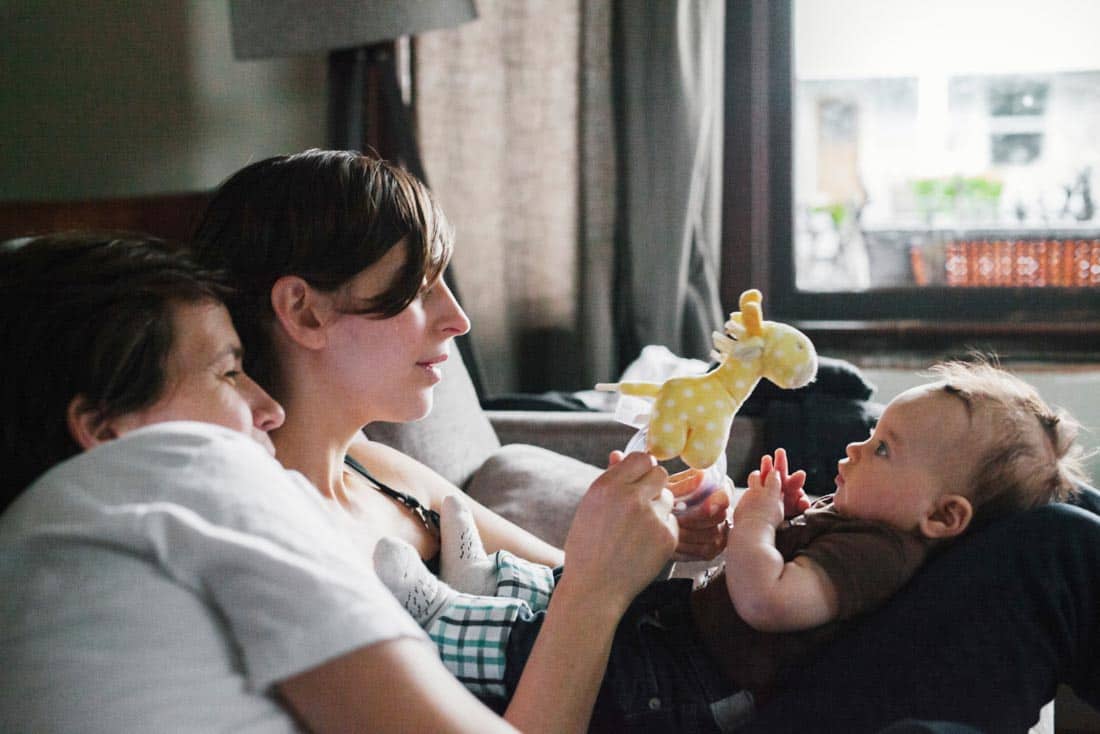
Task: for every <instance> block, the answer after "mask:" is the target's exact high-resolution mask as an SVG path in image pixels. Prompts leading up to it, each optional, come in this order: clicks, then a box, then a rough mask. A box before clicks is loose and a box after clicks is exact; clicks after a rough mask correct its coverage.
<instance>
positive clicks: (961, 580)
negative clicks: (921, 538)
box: [745, 490, 1100, 734]
mask: <svg viewBox="0 0 1100 734" xmlns="http://www.w3.org/2000/svg"><path fill="white" fill-rule="evenodd" d="M1079 504H1081V505H1082V506H1084V507H1087V508H1088V510H1084V509H1081V507H1073V506H1069V505H1050V506H1046V507H1042V508H1039V509H1036V510H1031V511H1029V512H1026V513H1023V514H1021V515H1019V516H1016V517H1012V518H1009V519H1007V520H1004V521H1001V522H998V523H994V524H993V525H991V526H989V527H987V528H984V529H981V530H976V531H975V532H974V533H973V534H972V535H970V536H968V537H967V538H965V539H963V540H961V541H959V542H958V543H956V544H954V545H953V546H952V547H950V548H949V549H948V550H946V551H945V552H944V553H943V554H941V555H939V556H937V557H936V558H935V559H933V560H930V561H929V562H928V563H927V564H926V565H925V567H924V568H923V569H921V571H920V572H919V573H918V574H917V576H916V577H914V579H913V580H912V581H911V582H910V583H909V584H908V585H907V586H906V587H905V588H904V589H903V590H902V591H900V592H899V593H898V594H897V596H896V597H895V598H894V599H893V600H891V601H890V602H889V603H888V604H887V605H886V606H885V607H884V608H883V609H881V610H879V611H878V612H876V613H874V614H872V615H870V616H869V617H868V618H867V619H866V620H865V621H864V622H863V623H861V624H858V625H854V626H853V627H852V629H851V630H850V631H849V632H848V633H846V634H845V635H844V636H842V637H840V638H838V639H837V640H835V641H833V643H831V644H830V645H829V646H827V647H826V648H825V649H824V650H823V652H822V653H821V654H819V655H817V656H815V659H814V660H813V661H812V662H810V663H808V664H807V665H805V666H803V667H801V668H799V669H798V670H796V671H792V672H790V673H789V674H787V675H786V676H785V678H784V680H783V681H782V690H783V692H781V693H780V694H779V695H778V696H776V697H775V698H773V699H771V700H770V701H769V702H768V703H767V705H765V706H763V707H762V710H761V711H759V712H758V716H757V717H756V719H754V721H753V722H752V724H751V725H749V726H748V727H747V728H746V729H745V731H748V732H767V733H769V734H771V733H774V732H787V731H790V732H805V731H814V732H845V733H846V734H858V733H859V732H876V731H879V730H881V729H883V728H885V727H887V726H888V725H890V724H891V723H893V722H897V721H900V720H904V719H926V720H937V721H952V722H958V723H961V724H966V725H969V726H972V727H974V728H976V729H978V730H981V731H985V732H998V733H999V732H1016V731H1020V732H1022V731H1026V730H1027V728H1028V727H1030V726H1031V725H1032V724H1034V723H1035V720H1036V716H1037V715H1038V711H1039V709H1040V707H1042V705H1043V704H1045V703H1046V702H1047V701H1049V700H1050V699H1051V698H1053V697H1054V693H1055V689H1056V687H1057V685H1058V683H1066V684H1068V685H1070V686H1071V687H1072V688H1073V690H1074V691H1075V692H1076V693H1077V695H1078V696H1079V697H1080V698H1081V699H1082V700H1084V701H1086V702H1088V703H1089V704H1090V705H1092V706H1093V707H1100V517H1097V515H1096V514H1094V513H1096V512H1097V510H1098V509H1100V495H1097V494H1096V493H1095V491H1094V490H1093V491H1091V493H1089V494H1086V495H1084V497H1083V498H1082V500H1079Z"/></svg>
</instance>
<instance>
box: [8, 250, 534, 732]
mask: <svg viewBox="0 0 1100 734" xmlns="http://www.w3.org/2000/svg"><path fill="white" fill-rule="evenodd" d="M223 293H224V290H223V288H222V286H220V285H219V284H218V281H217V280H216V279H214V278H213V277H212V276H211V275H210V274H208V273H206V272H204V271H202V270H201V269H199V268H198V267H197V266H195V265H194V264H193V263H192V262H191V261H190V260H189V259H188V258H187V256H186V255H185V254H183V253H182V252H179V251H176V250H175V249H174V248H171V247H169V246H167V245H166V244H165V243H160V242H157V241H154V240H151V239H148V238H141V237H132V236H130V237H120V236H114V235H92V234H83V235H80V234H69V235H57V236H47V237H40V238H34V239H31V240H30V241H20V242H18V243H16V242H13V243H6V244H5V245H4V246H3V248H2V249H0V343H2V344H4V346H5V350H6V357H5V359H3V360H0V404H2V405H3V406H4V407H3V411H2V414H0V451H2V466H3V473H2V475H0V510H2V511H3V514H2V515H0V586H2V588H3V589H4V593H3V594H2V595H0V660H2V661H3V664H2V665H0V730H2V731H5V732H21V731H28V732H30V731H33V732H62V731H80V732H119V731H173V732H175V731H255V732H283V731H296V730H299V729H300V728H307V729H310V730H313V731H347V730H349V729H350V728H352V727H355V728H370V729H371V730H372V731H456V732H457V731H469V732H473V731H478V732H492V731H506V730H512V729H511V727H510V726H509V725H508V724H506V723H505V722H504V721H502V720H501V719H499V718H497V717H496V715H495V714H493V713H492V712H491V711H490V710H489V709H487V708H485V707H484V706H483V705H482V704H481V703H479V702H478V701H477V700H476V699H475V698H474V697H473V696H471V695H469V694H468V693H467V692H466V691H465V690H464V689H463V688H462V687H461V686H460V685H459V684H458V683H457V681H455V680H454V679H453V678H452V677H451V676H450V675H449V674H447V672H446V670H445V669H444V668H443V666H442V665H441V663H440V662H439V659H438V657H437V656H436V654H435V652H434V649H433V648H432V646H431V645H430V644H429V643H428V642H427V640H426V637H425V636H424V634H423V633H422V632H421V631H420V630H419V628H418V627H417V626H416V624H415V623H414V622H413V621H412V620H411V618H409V617H408V615H407V614H406V613H405V612H404V610H403V609H401V607H400V606H399V605H398V604H397V602H396V601H395V600H394V599H393V597H392V596H391V595H390V594H389V593H388V592H387V591H386V589H385V588H384V587H383V586H382V585H381V584H380V582H379V581H378V580H377V578H376V577H375V576H374V574H373V571H372V570H371V566H370V562H369V559H368V558H366V557H365V555H364V552H363V549H361V548H358V547H356V545H354V544H353V541H352V540H350V536H349V535H348V534H346V533H342V532H340V528H339V527H338V526H336V525H334V524H333V523H334V522H335V521H336V517H337V516H336V515H335V514H334V513H332V512H330V511H329V510H328V509H327V508H326V507H325V505H324V500H323V499H322V498H321V497H320V496H319V495H318V494H317V492H316V490H315V489H314V488H313V487H311V486H310V485H309V484H308V482H307V481H306V480H305V479H304V478H303V477H302V476H301V475H299V474H297V473H295V472H288V471H286V470H284V469H283V468H282V467H281V465H280V464H278V463H277V462H276V461H275V459H274V458H273V456H272V454H273V453H274V449H273V447H272V444H271V441H270V439H269V438H268V436H267V432H268V431H269V430H272V429H273V428H275V427H277V426H279V425H280V424H281V423H282V421H283V417H284V416H283V410H282V408H281V407H280V406H279V404H278V403H276V402H275V401H274V400H272V399H271V398H270V397H269V396H268V395H267V393H265V392H264V391H263V390H262V389H261V388H260V387H259V386H257V385H256V384H255V383H254V382H252V381H251V380H250V379H249V378H248V376H247V375H245V374H244V373H243V372H242V370H241V346H240V342H239V340H238V338H237V334H236V332H235V331H234V329H233V325H232V323H231V322H230V319H229V315H228V313H227V311H226V309H225V307H224V306H223V305H222V302H221V297H222V295H223Z"/></svg>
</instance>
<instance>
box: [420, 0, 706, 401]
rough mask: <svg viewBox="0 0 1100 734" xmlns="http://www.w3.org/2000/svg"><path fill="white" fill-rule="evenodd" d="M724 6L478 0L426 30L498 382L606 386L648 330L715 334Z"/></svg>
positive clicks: (487, 371)
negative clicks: (451, 22) (469, 16)
mask: <svg viewBox="0 0 1100 734" xmlns="http://www.w3.org/2000/svg"><path fill="white" fill-rule="evenodd" d="M723 8H724V4H723V3H722V2H716V1H714V0H702V1H701V2H697V1H695V0H680V1H679V2H653V3H649V2H645V3H640V2H629V3H623V4H622V7H617V4H616V3H615V2H613V1H612V0H553V1H550V0H544V1H539V0H523V1H519V0H479V2H478V13H479V19H478V20H477V21H474V22H472V23H469V24H466V25H464V26H462V27H460V28H457V29H453V30H447V31H438V32H432V33H429V34H424V35H423V36H420V37H419V38H418V39H417V46H416V61H415V75H416V95H417V98H416V105H417V116H418V133H419V137H420V145H421V150H422V156H423V160H424V167H425V171H426V174H427V176H428V179H429V181H430V183H431V186H432V188H433V190H434V191H435V192H436V194H437V196H438V197H439V199H440V201H441V203H442V205H443V207H444V208H445V210H446V211H447V213H448V216H449V217H450V218H451V220H452V222H453V223H454V225H455V228H456V231H457V239H458V244H457V247H456V253H455V260H454V268H455V274H456V276H457V278H456V279H457V282H458V285H459V288H460V290H461V295H462V297H463V305H464V306H465V307H466V308H467V310H468V311H469V312H470V316H471V318H472V320H473V322H474V332H473V335H472V337H473V344H474V346H475V349H476V351H477V354H478V357H479V361H480V365H481V369H482V373H483V375H482V376H483V378H484V382H485V388H486V392H487V393H488V394H489V395H495V394H500V393H504V392H514V391H519V390H524V391H540V390H546V389H579V388H585V387H590V386H591V384H592V383H594V382H596V381H599V380H608V379H613V378H615V377H616V376H617V374H618V371H619V370H620V369H621V367H622V365H623V363H624V361H625V360H629V359H631V358H632V357H633V356H635V355H636V353H637V352H636V349H637V347H638V346H640V345H642V344H647V343H661V344H666V345H667V346H668V347H669V348H670V349H672V350H673V351H676V352H678V353H681V354H684V355H685V356H702V355H705V353H706V352H707V350H708V349H709V347H708V346H707V342H708V341H709V337H708V336H707V335H709V332H710V330H711V329H712V328H714V327H715V326H716V325H717V324H719V323H720V322H721V314H720V313H719V311H720V309H719V307H718V304H717V293H718V290H717V280H716V279H717V272H718V269H717V252H718V241H717V236H718V232H719V229H720V228H719V226H718V219H717V214H718V205H719V202H718V200H717V197H718V194H719V190H718V188H717V186H718V184H719V174H720V168H721V150H720V147H718V146H719V145H720V140H721V125H720V122H721V120H720V114H721V106H722V105H721V96H720V95H721V59H722V45H721V40H722V38H721V33H722V17H723V16H722V11H723ZM613 70H614V75H613ZM616 76H617V77H618V78H616ZM716 115H717V116H718V117H717V118H716V117H715V116H716ZM617 288H620V289H619V290H616V289H617ZM616 314H617V316H616ZM615 318H618V319H619V320H620V321H619V323H617V324H616V323H615Z"/></svg>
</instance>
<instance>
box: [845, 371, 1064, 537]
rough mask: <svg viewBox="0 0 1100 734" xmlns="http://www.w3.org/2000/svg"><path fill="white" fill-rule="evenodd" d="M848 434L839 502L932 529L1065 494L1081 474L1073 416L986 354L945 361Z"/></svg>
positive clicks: (856, 513) (937, 532)
mask: <svg viewBox="0 0 1100 734" xmlns="http://www.w3.org/2000/svg"><path fill="white" fill-rule="evenodd" d="M931 374H932V375H933V376H934V377H936V378H937V380H936V381H935V382H933V383H930V384H928V385H922V386H920V387H916V388H913V389H911V390H907V391H905V392H903V393H901V394H900V395H898V396H897V397H896V398H895V399H894V400H892V401H890V403H889V404H888V405H887V406H886V410H885V411H884V412H883V414H882V418H881V419H880V420H879V423H878V425H877V426H876V427H875V430H874V431H873V432H872V434H871V437H870V438H869V439H867V440H866V441H863V442H861V443H853V444H849V446H848V448H847V450H846V454H847V456H846V458H845V459H843V460H842V461H841V462H840V464H839V466H838V472H839V475H838V477H837V495H836V507H837V509H838V510H839V511H840V512H841V513H843V514H845V515H848V516H852V517H861V518H865V519H869V520H876V521H881V522H885V523H888V524H890V525H893V526H895V527H898V528H901V529H903V530H911V531H914V532H919V533H920V534H922V535H924V536H926V537H929V538H950V537H954V536H956V535H959V534H961V533H962V532H963V531H965V530H966V529H967V527H969V526H970V525H971V524H972V523H973V522H975V521H983V522H984V521H986V520H989V519H992V518H994V517H999V516H1002V515H1006V514H1009V513H1012V512H1016V511H1019V510H1024V509H1027V508H1029V507H1035V506H1038V505H1042V504H1046V503H1048V502H1053V501H1057V500H1061V499H1064V498H1065V497H1067V496H1068V495H1069V494H1070V493H1071V492H1072V490H1073V487H1074V482H1075V481H1077V480H1081V479H1084V473H1083V471H1082V467H1081V458H1080V457H1081V451H1080V448H1079V447H1078V446H1076V445H1075V443H1074V440H1075V438H1076V436H1077V431H1078V424H1077V423H1076V422H1075V421H1074V420H1073V419H1072V418H1071V417H1070V416H1068V415H1067V414H1065V413H1063V412H1061V411H1057V410H1054V409H1052V408H1051V407H1049V406H1048V405H1047V404H1046V403H1045V402H1044V401H1043V400H1042V398H1040V397H1039V394H1038V393H1037V392H1036V391H1035V389H1034V388H1033V387H1031V386H1030V385H1028V384H1027V383H1026V382H1024V381H1022V380H1020V379H1019V378H1017V377H1015V376H1014V375H1012V374H1010V373H1008V372H1006V371H1004V370H1003V369H1001V368H999V367H997V366H995V365H994V364H991V363H989V362H988V361H976V362H972V363H971V362H965V363H964V362H947V363H944V364H941V365H937V366H936V367H934V368H932V370H931Z"/></svg>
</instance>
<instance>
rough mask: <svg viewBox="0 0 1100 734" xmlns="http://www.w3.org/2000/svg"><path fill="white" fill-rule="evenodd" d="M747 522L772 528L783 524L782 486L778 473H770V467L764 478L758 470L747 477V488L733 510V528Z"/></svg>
mask: <svg viewBox="0 0 1100 734" xmlns="http://www.w3.org/2000/svg"><path fill="white" fill-rule="evenodd" d="M749 520H759V521H761V522H766V523H768V524H770V525H771V526H772V527H773V528H774V527H779V523H781V522H783V485H782V482H780V480H779V472H775V471H770V467H769V471H768V473H767V476H766V477H765V476H764V473H763V472H761V471H759V470H758V471H754V472H753V473H752V474H750V475H749V488H748V489H746V490H745V492H744V494H742V495H741V499H740V500H738V502H737V506H736V507H734V508H733V524H734V526H735V527H736V526H737V525H738V524H739V523H743V522H748V521H749Z"/></svg>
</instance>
